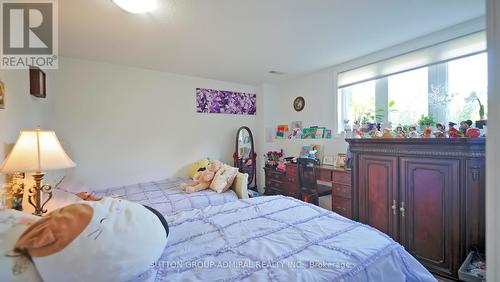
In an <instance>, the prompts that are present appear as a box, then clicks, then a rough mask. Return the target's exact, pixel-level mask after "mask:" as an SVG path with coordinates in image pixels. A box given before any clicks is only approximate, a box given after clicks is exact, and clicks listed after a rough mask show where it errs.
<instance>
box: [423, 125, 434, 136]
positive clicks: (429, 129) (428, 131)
mask: <svg viewBox="0 0 500 282" xmlns="http://www.w3.org/2000/svg"><path fill="white" fill-rule="evenodd" d="M431 135H432V127H430V126H428V127H426V128H424V132H423V133H422V135H421V137H423V138H431Z"/></svg>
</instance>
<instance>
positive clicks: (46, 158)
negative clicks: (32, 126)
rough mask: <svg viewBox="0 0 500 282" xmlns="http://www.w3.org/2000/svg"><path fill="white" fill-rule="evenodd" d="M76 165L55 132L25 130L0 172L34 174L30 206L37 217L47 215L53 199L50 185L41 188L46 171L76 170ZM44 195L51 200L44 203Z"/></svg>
mask: <svg viewBox="0 0 500 282" xmlns="http://www.w3.org/2000/svg"><path fill="white" fill-rule="evenodd" d="M74 166H76V164H75V163H74V162H73V161H72V160H71V159H70V158H69V157H68V155H67V154H66V152H64V149H63V148H62V146H61V144H60V143H59V140H58V139H57V136H56V134H55V132H54V131H42V130H40V128H37V129H36V130H23V131H21V133H20V134H19V138H18V139H17V142H16V144H15V145H14V148H13V149H12V151H11V152H10V154H9V155H8V156H7V158H6V159H5V161H4V162H3V164H2V165H1V166H0V172H3V173H13V172H32V175H33V179H34V181H35V185H34V186H33V188H31V189H29V197H28V202H29V203H30V204H31V205H32V206H33V207H34V208H35V211H34V212H33V214H34V215H39V216H41V215H43V213H45V212H47V210H46V209H44V206H45V204H47V202H48V201H49V200H50V198H52V191H51V190H52V188H51V187H50V185H42V179H43V176H44V175H45V172H46V171H49V170H59V169H64V168H69V167H74ZM42 193H44V194H47V195H48V198H47V200H45V202H44V203H42Z"/></svg>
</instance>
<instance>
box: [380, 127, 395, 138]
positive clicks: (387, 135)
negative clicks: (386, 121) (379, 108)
mask: <svg viewBox="0 0 500 282" xmlns="http://www.w3.org/2000/svg"><path fill="white" fill-rule="evenodd" d="M383 131H384V133H383V134H382V138H393V136H392V133H391V130H390V129H389V128H384V129H383Z"/></svg>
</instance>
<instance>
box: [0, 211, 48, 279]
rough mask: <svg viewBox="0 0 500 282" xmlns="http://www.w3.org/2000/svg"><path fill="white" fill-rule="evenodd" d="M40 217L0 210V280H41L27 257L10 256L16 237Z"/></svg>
mask: <svg viewBox="0 0 500 282" xmlns="http://www.w3.org/2000/svg"><path fill="white" fill-rule="evenodd" d="M39 218H40V217H38V216H35V215H32V214H28V213H23V212H20V211H16V210H0V281H13V282H17V281H19V282H39V281H40V282H41V281H42V279H41V278H40V275H39V274H38V272H37V271H36V269H35V266H34V265H33V263H32V262H31V260H30V259H29V258H28V257H25V256H10V255H13V254H15V253H14V252H13V250H14V245H15V244H16V241H17V238H18V237H19V236H20V235H21V234H22V233H23V232H24V230H26V229H27V228H28V227H29V226H30V225H31V223H33V222H35V221H36V220H38V219H39Z"/></svg>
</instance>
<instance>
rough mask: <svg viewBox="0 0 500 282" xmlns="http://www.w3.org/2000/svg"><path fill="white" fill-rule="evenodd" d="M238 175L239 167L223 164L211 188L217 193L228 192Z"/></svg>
mask: <svg viewBox="0 0 500 282" xmlns="http://www.w3.org/2000/svg"><path fill="white" fill-rule="evenodd" d="M236 175H238V169H237V168H235V167H232V166H228V165H226V164H225V165H223V166H222V167H221V168H220V169H219V170H218V171H217V172H216V173H215V176H214V179H213V180H212V183H210V189H212V190H214V191H215V192H217V193H223V192H226V191H227V189H229V187H231V185H233V182H234V179H235V178H236Z"/></svg>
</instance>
